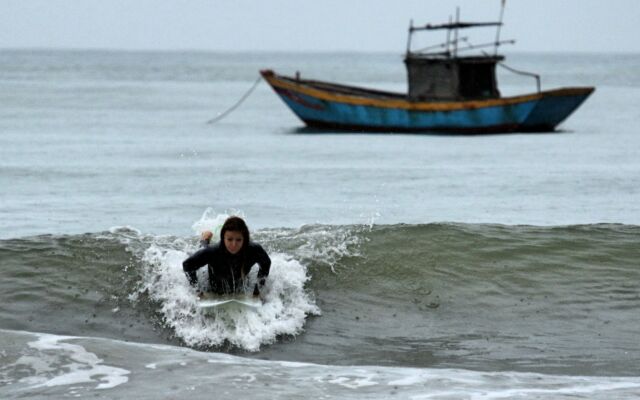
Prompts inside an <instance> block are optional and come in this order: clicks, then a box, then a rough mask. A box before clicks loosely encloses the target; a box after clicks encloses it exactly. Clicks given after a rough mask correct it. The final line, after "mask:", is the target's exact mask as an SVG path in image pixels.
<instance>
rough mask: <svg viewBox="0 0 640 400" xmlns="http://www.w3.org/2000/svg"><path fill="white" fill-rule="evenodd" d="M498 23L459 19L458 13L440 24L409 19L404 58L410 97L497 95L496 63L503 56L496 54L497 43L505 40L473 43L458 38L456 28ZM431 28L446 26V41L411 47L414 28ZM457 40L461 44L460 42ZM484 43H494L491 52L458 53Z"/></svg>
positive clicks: (441, 98) (434, 98)
mask: <svg viewBox="0 0 640 400" xmlns="http://www.w3.org/2000/svg"><path fill="white" fill-rule="evenodd" d="M501 25H502V23H501V22H476V23H471V22H460V21H459V19H458V17H457V18H456V21H455V22H450V23H447V24H441V25H426V26H421V27H414V26H413V23H412V24H411V26H410V27H409V41H408V43H407V54H406V56H405V59H404V62H405V64H406V67H407V78H408V83H409V93H408V96H409V100H411V101H451V100H455V101H460V100H474V99H491V98H498V97H500V91H499V90H498V82H497V79H496V64H497V63H499V62H501V61H503V60H504V57H503V56H501V55H498V54H497V46H498V45H500V44H502V43H504V42H500V41H499V39H498V37H496V40H495V41H494V42H491V43H486V44H481V45H477V46H475V45H472V44H470V43H469V42H468V40H467V39H466V38H459V37H458V30H459V29H464V28H475V27H486V26H494V27H496V26H497V27H498V28H499V27H500V26H501ZM433 30H446V32H447V40H446V42H445V43H442V44H438V45H435V46H431V47H427V48H426V49H422V50H420V51H411V36H412V35H413V33H414V32H416V31H433ZM452 36H453V37H452ZM509 42H511V41H509ZM459 43H463V44H464V46H459V45H458V44H459ZM485 46H494V47H495V51H494V52H493V54H488V53H487V52H484V51H482V52H481V53H479V54H476V55H465V56H460V55H459V53H461V52H463V51H468V50H474V49H478V48H481V47H485ZM434 49H436V50H435V51H434Z"/></svg>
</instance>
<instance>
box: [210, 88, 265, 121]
mask: <svg viewBox="0 0 640 400" xmlns="http://www.w3.org/2000/svg"><path fill="white" fill-rule="evenodd" d="M261 80H262V77H261V76H259V77H258V79H256V81H255V82H254V83H253V86H251V88H250V89H249V91H247V93H245V94H244V95H243V96H242V97H240V100H238V101H237V102H236V103H235V104H234V105H232V106H231V107H230V108H229V109H228V110H227V111H225V112H223V113H222V114H220V115H218V116H217V117H215V118H212V119H210V120H209V121H207V124H215V123H216V122H218V121H220V120H222V119H223V118H224V117H226V116H227V115H229V114H231V112H232V111H233V110H235V109H236V108H238V107H239V106H240V104H242V102H243V101H245V100H246V99H247V98H248V97H249V95H250V94H251V93H252V92H253V91H254V90H255V88H256V87H258V84H259V83H260V81H261Z"/></svg>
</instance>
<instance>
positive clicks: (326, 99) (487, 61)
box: [260, 3, 594, 133]
mask: <svg viewBox="0 0 640 400" xmlns="http://www.w3.org/2000/svg"><path fill="white" fill-rule="evenodd" d="M503 13H504V3H503V7H502V9H501V11H500V18H499V21H498V22H462V21H460V18H459V10H457V12H456V17H455V20H454V19H452V18H450V19H449V22H448V23H444V24H438V25H431V24H427V25H423V26H414V25H413V22H412V23H411V24H410V26H409V38H408V41H407V50H406V54H405V57H404V62H405V64H406V68H407V77H408V93H406V94H404V93H394V92H388V91H383V90H375V89H369V88H363V87H356V86H349V85H342V84H337V83H331V82H325V81H319V80H312V79H302V78H301V77H300V74H299V73H296V75H295V76H282V75H278V74H277V73H275V72H274V71H272V70H268V69H267V70H262V71H260V73H261V75H262V77H263V78H264V79H265V80H266V81H267V82H268V83H269V85H270V86H271V87H272V88H273V90H274V91H275V92H276V93H277V94H278V96H280V98H281V99H282V100H283V101H284V102H285V104H286V105H287V106H288V107H289V108H290V109H291V110H292V111H293V112H294V113H295V114H296V115H297V116H298V117H299V118H300V119H301V120H302V121H303V122H304V123H305V124H306V125H307V126H308V127H311V128H318V129H327V130H333V131H335V130H346V131H360V132H450V133H507V132H550V131H554V130H555V129H556V127H557V126H558V125H559V124H560V123H561V122H562V121H564V120H565V119H566V118H567V117H568V116H569V115H571V113H573V112H574V111H575V110H576V109H577V108H578V107H579V106H580V104H582V102H584V101H585V100H586V99H587V97H589V95H590V94H591V93H592V92H593V91H594V88H593V87H564V88H556V89H551V90H544V91H543V90H541V89H540V77H539V76H538V75H536V74H533V73H528V72H524V71H520V70H517V69H514V68H511V67H509V66H507V65H505V64H504V59H505V58H504V56H503V55H500V54H498V47H499V46H501V45H503V44H512V43H514V41H513V40H503V41H501V40H500V39H499V37H500V27H501V26H502V16H503ZM485 27H495V28H496V36H495V41H492V42H491V43H485V44H480V45H473V44H471V43H470V42H469V41H468V39H467V38H466V37H465V38H462V37H460V36H459V32H460V30H463V29H464V30H466V29H471V28H485ZM434 31H446V41H445V42H444V43H439V44H437V45H435V46H430V47H427V48H423V49H421V50H417V51H414V50H412V36H413V35H414V34H416V33H418V32H434ZM489 46H491V47H493V52H492V53H487V52H486V51H485V50H483V48H487V47H489ZM478 53H479V54H478ZM467 54H469V55H467ZM496 66H501V67H504V68H506V69H508V70H509V71H511V72H514V73H518V74H522V75H528V76H531V77H533V78H535V80H536V84H537V91H536V92H532V93H528V94H522V95H517V96H510V97H502V96H501V95H500V91H499V90H498V84H497V79H496Z"/></svg>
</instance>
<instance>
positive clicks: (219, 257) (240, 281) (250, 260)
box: [182, 241, 271, 294]
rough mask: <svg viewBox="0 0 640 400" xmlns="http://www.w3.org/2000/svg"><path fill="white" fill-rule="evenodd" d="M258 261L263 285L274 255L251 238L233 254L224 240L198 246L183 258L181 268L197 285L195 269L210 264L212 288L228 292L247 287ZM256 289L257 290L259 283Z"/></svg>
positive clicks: (259, 279)
mask: <svg viewBox="0 0 640 400" xmlns="http://www.w3.org/2000/svg"><path fill="white" fill-rule="evenodd" d="M202 244H203V246H207V245H208V243H207V242H205V241H202ZM256 263H257V264H258V265H259V266H260V269H259V270H258V281H259V282H260V285H263V284H264V278H266V277H267V276H268V275H269V269H270V267H271V259H270V258H269V256H268V255H267V252H266V251H264V249H263V248H262V246H260V245H259V244H258V243H253V242H250V243H249V244H248V245H246V247H245V248H244V249H242V251H240V252H239V253H238V254H231V253H229V252H228V251H227V249H226V247H224V245H223V244H221V243H216V244H214V245H212V246H210V247H205V248H203V249H200V250H198V251H197V252H195V253H194V254H193V255H192V256H191V257H189V258H187V259H186V260H184V262H183V263H182V268H183V269H184V272H185V273H186V274H187V278H188V279H189V283H191V285H193V286H196V285H197V284H198V276H197V275H196V271H197V270H198V269H199V268H200V267H202V266H204V265H205V264H208V265H209V284H210V286H211V291H212V292H214V293H217V294H227V293H237V292H241V291H243V290H245V289H246V286H245V285H246V278H247V276H248V275H249V271H250V270H251V267H252V266H253V265H254V264H256ZM255 290H256V291H257V285H256V289H255ZM254 293H255V292H254ZM256 294H257V293H256Z"/></svg>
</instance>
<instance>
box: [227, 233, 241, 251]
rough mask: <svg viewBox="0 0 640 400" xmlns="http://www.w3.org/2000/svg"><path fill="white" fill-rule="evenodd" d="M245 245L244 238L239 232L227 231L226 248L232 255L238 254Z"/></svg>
mask: <svg viewBox="0 0 640 400" xmlns="http://www.w3.org/2000/svg"><path fill="white" fill-rule="evenodd" d="M243 244H244V237H243V236H242V233H240V232H238V231H226V232H225V233H224V247H226V249H227V251H228V252H229V253H231V254H237V253H238V252H239V251H240V249H242V245H243Z"/></svg>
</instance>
